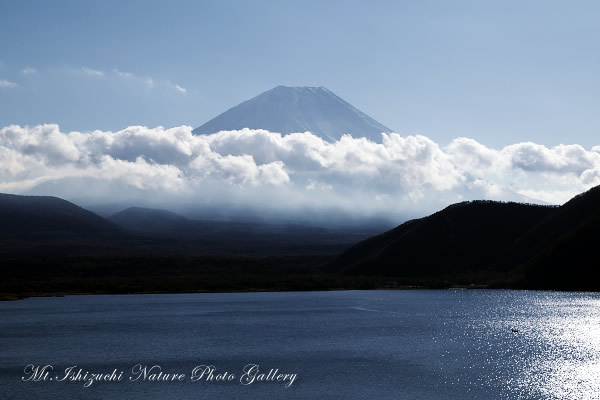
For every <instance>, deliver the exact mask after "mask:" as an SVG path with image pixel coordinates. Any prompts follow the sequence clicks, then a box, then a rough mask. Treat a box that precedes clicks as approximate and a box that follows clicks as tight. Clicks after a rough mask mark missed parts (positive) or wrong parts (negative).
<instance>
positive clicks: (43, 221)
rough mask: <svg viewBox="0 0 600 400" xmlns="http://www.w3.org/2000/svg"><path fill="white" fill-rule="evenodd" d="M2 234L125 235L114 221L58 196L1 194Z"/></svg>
mask: <svg viewBox="0 0 600 400" xmlns="http://www.w3.org/2000/svg"><path fill="white" fill-rule="evenodd" d="M0 234H1V235H3V236H15V235H41V234H48V235H54V236H55V237H56V236H60V235H78V236H81V235H83V236H98V235H104V236H110V235H114V236H121V235H123V232H122V231H121V229H119V228H118V227H117V226H116V225H114V224H113V223H111V222H109V221H107V220H105V219H104V218H102V217H100V216H98V215H96V214H94V213H93V212H91V211H88V210H86V209H84V208H81V207H79V206H78V205H76V204H73V203H70V202H68V201H66V200H63V199H59V198H57V197H49V196H18V195H12V194H0Z"/></svg>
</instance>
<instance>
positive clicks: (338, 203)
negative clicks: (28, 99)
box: [0, 125, 600, 219]
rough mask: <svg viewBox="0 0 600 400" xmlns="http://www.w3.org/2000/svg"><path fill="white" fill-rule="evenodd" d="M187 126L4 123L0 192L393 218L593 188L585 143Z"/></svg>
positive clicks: (598, 177) (596, 168)
mask: <svg viewBox="0 0 600 400" xmlns="http://www.w3.org/2000/svg"><path fill="white" fill-rule="evenodd" d="M191 131H192V128H191V127H189V126H181V127H175V128H170V129H165V128H162V127H157V128H146V127H141V126H132V127H128V128H126V129H123V130H121V131H117V132H106V131H94V132H90V133H82V132H62V131H61V130H60V129H59V127H58V126H57V125H39V126H34V127H20V126H8V127H4V128H2V129H0V164H1V165H3V166H4V167H5V168H3V169H2V170H1V171H0V190H5V191H12V192H17V193H23V192H25V191H29V190H32V191H33V192H35V193H38V194H53V195H58V196H63V197H67V198H72V199H74V200H78V201H82V200H84V203H85V201H87V202H89V203H96V204H97V203H99V202H102V201H111V202H116V201H122V202H128V201H129V202H131V201H133V200H132V199H137V200H136V201H144V202H145V203H152V202H155V203H156V204H154V205H156V206H159V207H163V208H164V207H167V208H168V205H169V204H183V203H185V204H187V205H188V206H190V207H198V208H202V207H205V206H208V205H212V206H215V207H219V208H222V209H228V208H231V209H235V208H239V207H242V206H243V207H245V208H249V209H253V210H256V211H257V212H265V213H268V212H272V211H273V210H277V211H278V212H298V213H300V212H304V211H305V210H321V211H323V210H335V211H336V212H346V213H350V214H353V215H373V214H379V215H386V216H390V217H392V218H396V219H397V218H400V216H402V217H407V216H419V215H424V214H427V213H430V212H433V211H435V210H438V209H440V208H442V207H444V206H446V205H448V204H451V203H454V202H458V201H463V200H470V199H478V198H484V199H495V200H521V201H532V199H537V200H540V201H543V202H549V203H562V202H564V201H566V200H568V199H569V198H571V197H572V196H573V195H574V194H577V193H580V192H582V191H584V190H586V189H588V188H590V187H592V186H594V185H598V184H600V152H599V151H598V148H597V147H594V148H592V149H591V150H587V149H585V148H583V147H581V146H579V145H560V146H555V147H552V148H548V147H545V146H542V145H539V144H535V143H517V144H514V145H510V146H507V147H504V148H502V149H499V150H498V149H492V148H488V147H486V146H484V145H482V144H480V143H478V142H477V141H475V140H473V139H468V138H457V139H455V140H453V141H452V142H451V143H450V144H449V145H448V146H446V147H441V146H440V145H438V144H437V143H435V142H434V141H432V140H431V139H429V138H427V137H424V136H401V135H399V134H396V133H392V134H385V135H384V137H383V140H382V143H374V142H370V141H368V140H367V139H364V138H360V139H355V138H352V137H350V136H344V137H342V138H341V139H340V140H338V141H336V142H333V143H330V142H327V141H324V140H322V139H320V138H318V137H316V136H314V135H312V134H310V133H308V132H307V133H294V134H290V135H281V134H279V133H272V132H268V131H264V130H250V129H244V130H240V131H224V132H219V133H215V134H212V135H198V136H196V135H193V134H192V132H191ZM99 188H101V189H99ZM86 196H88V197H86Z"/></svg>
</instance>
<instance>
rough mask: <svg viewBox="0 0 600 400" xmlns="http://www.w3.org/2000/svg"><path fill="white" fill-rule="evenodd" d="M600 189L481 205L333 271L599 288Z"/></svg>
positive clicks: (440, 215) (346, 260) (410, 225)
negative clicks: (554, 199) (540, 200)
mask: <svg viewBox="0 0 600 400" xmlns="http://www.w3.org/2000/svg"><path fill="white" fill-rule="evenodd" d="M599 238H600V188H599V187H596V188H593V189H591V190H589V191H588V192H586V193H583V194H581V195H579V196H577V197H575V198H573V199H572V200H570V201H569V202H567V203H566V204H564V205H562V206H560V207H546V206H536V205H527V204H515V203H497V202H486V201H476V202H467V203H460V204H456V205H452V206H450V207H448V208H446V209H444V210H442V211H440V212H437V213H435V214H433V215H431V216H429V217H426V218H421V219H417V220H412V221H408V222H406V223H404V224H402V225H400V226H398V227H397V228H394V229H392V230H390V231H388V232H385V233H383V234H381V235H378V236H376V237H373V238H370V239H367V240H365V241H363V242H361V243H358V244H357V245H355V246H353V247H351V248H350V249H348V250H347V251H346V252H344V253H342V254H341V255H340V256H339V257H338V258H337V259H336V261H335V262H334V263H333V264H332V265H331V269H332V271H337V272H340V273H344V274H354V275H374V276H375V275H376V276H386V277H390V278H391V277H393V278H394V279H398V280H400V281H403V282H417V283H419V284H423V283H424V284H431V283H432V282H438V283H439V282H443V283H442V284H444V285H448V284H483V285H490V284H491V285H497V286H504V287H509V286H510V287H524V288H539V289H565V290H600V258H599V257H598V255H597V251H596V246H597V244H596V243H597V241H598V239H599Z"/></svg>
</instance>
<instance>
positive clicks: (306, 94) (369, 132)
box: [193, 86, 392, 142]
mask: <svg viewBox="0 0 600 400" xmlns="http://www.w3.org/2000/svg"><path fill="white" fill-rule="evenodd" d="M243 128H251V129H266V130H268V131H271V132H279V133H282V134H286V133H294V132H306V131H309V132H312V133H313V134H315V135H317V136H319V137H321V138H322V139H324V140H327V141H330V142H331V141H336V140H339V139H340V138H341V137H342V135H344V134H350V135H352V136H353V137H356V138H358V137H366V138H368V139H370V140H372V141H375V142H381V138H382V137H381V133H382V132H386V133H389V132H392V130H391V129H390V128H388V127H387V126H385V125H383V124H381V123H379V122H377V121H376V120H374V119H373V118H371V117H369V116H368V115H367V114H365V113H363V112H362V111H360V110H358V109H357V108H356V107H354V106H352V105H351V104H350V103H348V102H346V101H344V100H343V99H341V98H340V97H338V96H337V95H336V94H335V93H333V92H332V91H330V90H328V89H326V88H324V87H322V86H321V87H307V86H302V87H287V86H277V87H276V88H274V89H271V90H268V91H266V92H264V93H261V94H259V95H258V96H256V97H254V98H252V99H250V100H247V101H245V102H243V103H241V104H239V105H237V106H235V107H233V108H231V109H229V110H227V111H225V112H224V113H222V114H220V115H218V116H217V117H215V118H213V119H211V120H210V121H208V122H207V123H205V124H204V125H202V126H200V127H198V128H196V129H194V131H193V133H195V134H210V133H215V132H219V131H224V130H239V129H243Z"/></svg>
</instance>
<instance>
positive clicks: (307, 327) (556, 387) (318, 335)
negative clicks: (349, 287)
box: [0, 290, 600, 400]
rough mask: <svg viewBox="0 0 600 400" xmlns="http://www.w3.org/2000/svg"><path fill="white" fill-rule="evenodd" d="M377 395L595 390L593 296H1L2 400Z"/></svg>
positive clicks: (542, 395)
mask: <svg viewBox="0 0 600 400" xmlns="http://www.w3.org/2000/svg"><path fill="white" fill-rule="evenodd" d="M517 331H518V332H517ZM119 376H120V378H119ZM369 397H373V398H377V399H516V398H523V399H596V398H600V295H599V294H594V293H557V292H538V291H509V290H408V291H391V290H390V291H380V290H378V291H332V292H286V293H207V294H176V295H101V296H67V297H63V298H60V297H57V298H29V299H25V300H21V301H13V302H2V303H0V399H1V400H7V399H39V398H44V399H142V398H143V399H188V398H189V399H192V398H195V399H200V398H223V399H230V398H240V399H241V398H244V399H253V398H255V399H280V398H291V399H308V398H319V399H364V398H369Z"/></svg>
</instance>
